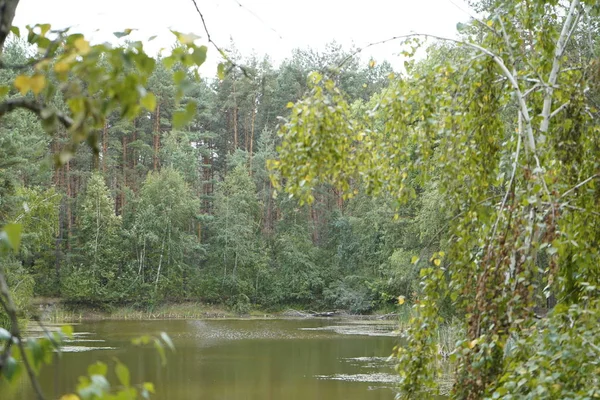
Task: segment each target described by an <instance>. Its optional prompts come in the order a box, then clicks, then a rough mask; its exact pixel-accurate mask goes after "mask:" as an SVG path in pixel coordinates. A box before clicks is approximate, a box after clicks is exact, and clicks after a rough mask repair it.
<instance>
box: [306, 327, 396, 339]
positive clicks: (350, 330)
mask: <svg viewBox="0 0 600 400" xmlns="http://www.w3.org/2000/svg"><path fill="white" fill-rule="evenodd" d="M299 329H300V330H304V331H332V332H335V333H337V334H340V335H361V336H390V337H394V336H398V332H396V331H394V330H393V327H392V326H390V325H330V326H320V327H316V328H299Z"/></svg>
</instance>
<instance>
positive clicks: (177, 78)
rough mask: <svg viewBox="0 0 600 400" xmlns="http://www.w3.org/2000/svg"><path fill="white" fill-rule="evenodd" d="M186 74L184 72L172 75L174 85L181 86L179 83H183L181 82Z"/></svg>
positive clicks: (176, 72)
mask: <svg viewBox="0 0 600 400" xmlns="http://www.w3.org/2000/svg"><path fill="white" fill-rule="evenodd" d="M185 77H186V74H185V71H181V70H179V71H175V72H174V73H173V81H174V82H175V84H176V85H179V84H181V82H183V80H184V79H185Z"/></svg>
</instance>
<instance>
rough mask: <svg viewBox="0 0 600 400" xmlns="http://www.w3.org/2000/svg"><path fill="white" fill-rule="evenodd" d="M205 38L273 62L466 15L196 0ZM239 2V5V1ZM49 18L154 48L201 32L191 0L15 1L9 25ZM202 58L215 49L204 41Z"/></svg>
mask: <svg viewBox="0 0 600 400" xmlns="http://www.w3.org/2000/svg"><path fill="white" fill-rule="evenodd" d="M196 1H197V3H198V6H199V7H200V10H201V11H202V12H203V14H204V17H205V19H206V23H207V25H208V28H209V31H210V34H211V37H212V39H213V40H214V41H215V42H216V43H217V44H218V45H219V46H221V47H222V48H226V47H228V46H229V38H230V37H231V38H233V41H234V42H235V44H236V47H237V48H238V49H239V50H240V52H241V53H242V54H243V55H249V54H250V53H251V52H252V51H255V52H256V53H257V54H258V55H262V54H269V56H270V57H271V58H272V60H273V61H274V62H275V63H278V62H280V61H281V60H283V59H284V58H286V57H287V56H288V55H289V54H290V52H291V49H293V48H296V47H301V48H306V47H312V48H317V49H319V48H322V47H323V46H324V44H325V43H327V42H330V41H332V40H334V39H335V40H336V41H337V42H339V43H341V44H343V45H345V46H350V45H351V44H353V43H354V44H356V45H357V46H359V47H363V46H364V45H366V44H368V43H371V42H374V41H380V40H383V39H386V38H390V37H393V36H397V35H403V34H408V33H411V32H418V33H430V34H436V35H441V36H447V37H455V33H456V24H457V22H460V21H466V20H468V18H469V14H468V12H467V10H469V8H468V6H467V5H465V2H464V1H463V0H369V1H365V0H346V1H343V0H301V1H297V0H296V1H292V0H239V1H238V0H196ZM240 4H241V5H242V7H240ZM35 23H50V24H52V27H53V28H64V27H67V26H71V27H72V31H73V32H82V33H85V34H86V35H88V36H90V35H91V37H92V39H94V40H98V41H114V40H115V38H114V36H113V35H112V32H114V31H121V30H123V29H125V28H135V29H138V30H139V31H138V32H136V34H135V35H132V38H134V39H139V40H142V39H145V38H148V37H150V36H153V35H158V38H157V39H155V40H154V41H152V42H150V43H149V44H148V45H147V50H148V51H150V52H155V51H157V50H159V49H160V48H161V47H165V48H168V47H170V45H171V44H172V43H174V37H173V36H172V34H171V33H170V32H169V31H168V29H169V28H172V29H175V30H178V31H181V32H184V33H189V32H192V33H195V34H197V35H200V36H201V37H202V39H201V40H200V42H202V41H206V35H205V33H204V28H203V27H202V23H201V20H200V17H199V15H198V14H197V13H196V10H195V8H194V5H193V3H192V0H52V1H50V0H21V2H20V4H19V7H18V8H17V14H16V17H15V24H16V25H18V26H21V27H23V26H25V25H27V24H35ZM397 52H398V45H397V44H395V43H390V44H386V45H381V46H377V47H373V48H370V49H368V50H366V51H365V52H364V53H363V57H365V58H366V57H369V56H373V57H374V58H375V59H377V60H382V59H388V60H389V61H391V62H392V63H393V64H394V65H397V64H398V57H395V56H394V54H395V53H397ZM208 54H209V60H211V61H213V62H216V61H217V60H216V58H217V56H216V52H215V51H214V49H211V47H209V53H208Z"/></svg>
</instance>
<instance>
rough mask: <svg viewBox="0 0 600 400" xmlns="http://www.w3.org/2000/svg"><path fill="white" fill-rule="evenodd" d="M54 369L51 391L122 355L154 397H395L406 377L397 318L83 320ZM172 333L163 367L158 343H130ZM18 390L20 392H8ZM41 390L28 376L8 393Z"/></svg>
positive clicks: (0, 394) (63, 389) (2, 391)
mask: <svg viewBox="0 0 600 400" xmlns="http://www.w3.org/2000/svg"><path fill="white" fill-rule="evenodd" d="M74 328H75V332H76V336H75V340H74V341H72V342H70V343H68V344H67V346H66V347H65V349H64V350H63V354H62V356H61V357H60V358H59V357H56V363H55V365H54V366H53V367H47V368H45V369H44V370H43V371H42V373H41V376H40V380H41V383H42V386H43V388H44V390H45V392H46V394H47V395H48V398H51V399H56V398H59V397H60V395H61V394H64V393H68V392H72V391H73V389H74V388H75V385H76V382H77V377H78V376H80V375H82V374H85V371H86V369H87V366H88V365H89V364H91V363H93V362H95V361H97V360H101V361H104V362H106V363H108V364H109V365H112V363H113V361H112V360H113V358H114V357H117V358H118V359H119V360H121V361H122V362H123V363H125V364H126V365H127V366H128V367H129V368H130V370H131V372H132V373H131V378H132V381H134V382H142V381H151V382H154V384H155V386H156V388H157V393H156V395H155V396H154V397H153V398H154V399H164V400H166V399H168V400H184V399H186V400H187V399H206V400H217V399H218V400H230V399H231V400H242V399H244V400H254V399H256V400H258V399H261V400H262V399H291V400H293V399H298V400H306V399H328V400H329V399H345V400H353V399H361V400H384V399H385V400H392V399H393V398H394V394H395V392H394V386H395V382H396V381H397V376H396V374H395V372H394V370H393V364H392V363H390V362H388V361H387V360H386V358H387V356H388V355H389V354H390V353H391V351H392V348H393V346H394V345H395V344H396V342H397V338H396V335H395V334H394V333H393V332H392V330H393V328H394V325H391V324H381V323H374V322H370V321H348V320H334V319H302V320H288V319H275V320H249V319H241V320H201V321H190V320H162V321H100V322H93V323H82V324H78V325H75V326H74ZM161 331H165V332H167V333H168V334H169V335H170V337H171V338H172V340H173V342H174V344H175V347H176V353H175V354H171V355H169V356H168V364H167V367H166V368H163V367H161V363H160V360H159V358H158V355H157V353H156V351H155V350H153V349H140V348H137V347H134V346H132V345H130V340H131V339H132V338H134V337H136V336H140V335H142V334H147V333H154V334H156V333H159V332H161ZM109 379H111V381H112V382H114V379H113V378H111V377H110V376H109ZM9 392H12V393H10V394H8V393H9ZM30 398H33V394H32V392H31V391H30V390H29V389H28V386H27V385H26V383H25V382H23V383H22V384H21V385H18V386H17V387H16V388H13V389H12V390H6V388H5V387H2V386H0V399H3V400H4V399H8V400H16V399H30Z"/></svg>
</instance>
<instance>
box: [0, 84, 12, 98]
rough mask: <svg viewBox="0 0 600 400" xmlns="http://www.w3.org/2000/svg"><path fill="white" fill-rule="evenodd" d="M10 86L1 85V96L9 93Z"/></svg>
mask: <svg viewBox="0 0 600 400" xmlns="http://www.w3.org/2000/svg"><path fill="white" fill-rule="evenodd" d="M9 91H10V88H9V87H8V86H0V97H4V96H6V95H7V94H8V92H9Z"/></svg>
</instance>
